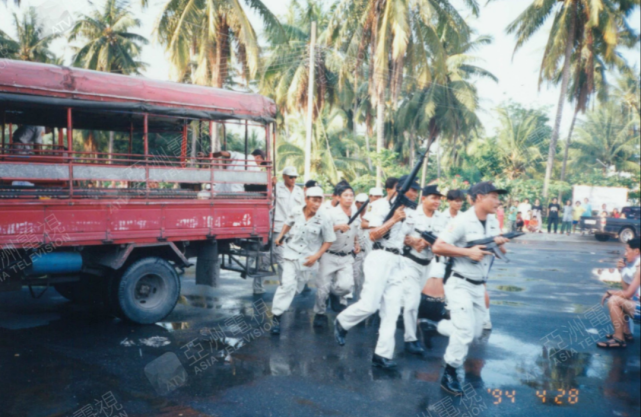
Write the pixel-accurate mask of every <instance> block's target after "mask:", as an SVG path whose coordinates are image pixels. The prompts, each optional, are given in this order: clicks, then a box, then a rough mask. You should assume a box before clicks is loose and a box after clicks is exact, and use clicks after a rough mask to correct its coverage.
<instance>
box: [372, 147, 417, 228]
mask: <svg viewBox="0 0 641 417" xmlns="http://www.w3.org/2000/svg"><path fill="white" fill-rule="evenodd" d="M425 155H427V152H425V153H423V154H422V155H420V156H419V158H418V161H417V162H416V165H414V168H413V169H412V172H410V174H409V175H408V176H407V179H406V180H405V182H404V183H403V184H400V186H399V187H398V190H397V191H396V199H394V202H393V203H392V207H391V209H390V211H389V213H387V217H385V220H383V224H385V223H386V222H387V221H388V220H389V219H391V218H392V217H394V213H395V212H396V210H398V209H399V208H400V207H407V208H409V209H412V210H416V208H417V207H418V204H417V203H416V201H412V200H410V199H409V198H407V197H406V196H405V193H406V192H408V191H409V190H410V187H411V186H412V184H413V183H414V180H415V179H416V177H417V176H418V172H419V171H420V170H421V167H422V166H423V160H424V159H425Z"/></svg>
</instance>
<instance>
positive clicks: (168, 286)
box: [111, 257, 180, 324]
mask: <svg viewBox="0 0 641 417" xmlns="http://www.w3.org/2000/svg"><path fill="white" fill-rule="evenodd" d="M179 296H180V279H179V278H178V275H177V274H176V271H175V270H174V268H172V266H171V265H169V263H168V262H167V261H165V260H164V259H162V258H156V257H149V258H143V259H140V260H138V261H136V262H134V263H133V264H131V265H130V266H129V267H128V268H127V269H126V270H125V271H124V272H123V273H122V275H120V276H119V277H117V278H115V279H114V280H113V283H112V288H111V297H112V301H111V306H112V308H113V311H114V313H115V314H116V315H117V316H118V317H120V318H122V319H126V320H129V321H132V322H134V323H138V324H152V323H156V322H157V321H160V320H162V319H164V318H165V317H167V315H169V313H171V311H172V310H173V309H174V307H175V306H176V303H177V302H178V297H179Z"/></svg>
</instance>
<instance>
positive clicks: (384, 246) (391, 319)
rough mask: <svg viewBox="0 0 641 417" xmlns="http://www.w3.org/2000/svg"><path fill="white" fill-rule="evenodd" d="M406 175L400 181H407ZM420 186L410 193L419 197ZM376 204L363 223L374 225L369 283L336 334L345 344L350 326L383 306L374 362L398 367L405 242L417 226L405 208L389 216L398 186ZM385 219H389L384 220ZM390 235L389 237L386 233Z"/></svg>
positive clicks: (367, 262)
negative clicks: (395, 350) (398, 334)
mask: <svg viewBox="0 0 641 417" xmlns="http://www.w3.org/2000/svg"><path fill="white" fill-rule="evenodd" d="M404 180H405V177H403V178H401V179H400V180H398V181H396V183H397V184H398V183H399V182H401V183H402V182H403V181H404ZM419 190H420V186H419V185H418V184H417V183H416V182H414V183H413V184H412V186H411V188H410V190H409V191H408V192H407V193H406V196H407V197H408V198H409V199H416V197H417V196H418V191H419ZM390 191H393V192H391V193H388V196H387V198H382V199H380V200H378V201H375V202H374V203H373V204H372V210H371V211H370V212H368V213H367V214H366V215H365V218H364V219H363V222H362V227H366V228H370V231H369V235H370V238H371V240H372V242H374V245H373V247H372V252H371V253H370V254H369V255H368V256H367V258H366V259H365V266H364V268H363V269H364V271H365V283H364V284H363V291H362V292H361V298H360V300H359V301H358V302H356V303H355V304H352V305H351V306H349V307H347V308H346V309H345V310H344V311H343V312H342V313H341V314H339V315H338V317H337V318H336V321H335V322H334V336H335V338H336V341H337V343H338V344H339V345H340V346H344V345H345V337H346V336H347V332H348V330H350V329H351V328H352V327H354V326H356V325H357V324H358V323H360V322H361V321H363V320H365V319H366V318H368V317H369V316H371V315H372V314H374V313H376V311H377V310H379V308H380V317H381V325H380V328H379V336H378V343H377V345H376V350H375V353H374V357H373V358H372V365H373V366H376V367H380V368H383V369H392V368H395V367H396V363H395V362H394V361H393V360H392V359H393V358H394V347H395V337H394V334H395V332H396V319H397V317H398V315H399V314H400V311H401V299H402V296H403V285H402V284H403V280H402V277H401V274H400V272H401V269H402V268H403V257H402V256H401V253H402V251H403V246H404V245H403V243H404V242H405V236H407V235H408V234H409V233H410V231H411V230H413V229H414V223H413V221H412V219H410V218H409V217H407V216H406V213H405V209H404V208H403V207H401V208H399V209H398V210H396V211H395V212H394V215H393V217H392V218H391V219H389V220H387V221H385V218H386V217H387V215H388V214H389V212H390V210H391V204H392V201H393V200H392V199H393V198H394V197H395V195H396V192H395V191H394V190H390ZM384 221H385V222H384ZM386 236H387V237H386Z"/></svg>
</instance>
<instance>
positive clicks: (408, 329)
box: [401, 258, 429, 342]
mask: <svg viewBox="0 0 641 417" xmlns="http://www.w3.org/2000/svg"><path fill="white" fill-rule="evenodd" d="M403 265H404V267H403V269H402V271H401V276H402V278H403V296H402V300H403V301H402V302H403V324H404V326H405V341H406V342H416V341H417V340H418V339H417V338H416V328H417V323H418V308H419V306H420V305H421V291H422V290H423V287H424V286H425V282H426V281H427V272H428V270H429V265H419V264H418V263H416V262H414V261H413V260H411V259H408V258H403Z"/></svg>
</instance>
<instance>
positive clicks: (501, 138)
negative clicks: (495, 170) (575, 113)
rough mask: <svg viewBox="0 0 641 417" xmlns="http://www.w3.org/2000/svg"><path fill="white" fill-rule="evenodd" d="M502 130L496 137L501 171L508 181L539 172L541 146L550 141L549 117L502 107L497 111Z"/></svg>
mask: <svg viewBox="0 0 641 417" xmlns="http://www.w3.org/2000/svg"><path fill="white" fill-rule="evenodd" d="M497 115H498V117H499V120H500V127H499V128H498V129H497V135H496V145H497V146H496V153H497V154H498V157H499V160H500V166H501V171H502V172H503V175H505V176H506V177H507V178H508V179H510V180H513V179H516V178H518V177H520V176H522V175H523V174H525V173H527V172H529V173H530V174H532V173H535V172H537V171H538V170H537V168H538V165H539V164H540V163H541V162H542V161H543V153H542V152H541V150H542V146H541V144H542V143H543V142H544V141H546V140H547V139H549V137H550V133H551V129H550V128H549V126H548V125H547V122H548V118H547V116H546V115H545V114H544V113H543V112H542V111H540V110H532V109H523V108H520V107H517V106H503V107H499V108H498V109H497Z"/></svg>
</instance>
